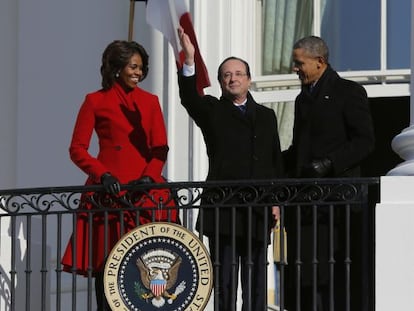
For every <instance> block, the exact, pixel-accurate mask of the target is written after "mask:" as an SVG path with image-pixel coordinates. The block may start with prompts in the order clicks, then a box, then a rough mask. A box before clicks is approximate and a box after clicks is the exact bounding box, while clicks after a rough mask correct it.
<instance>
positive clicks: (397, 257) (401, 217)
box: [375, 176, 414, 311]
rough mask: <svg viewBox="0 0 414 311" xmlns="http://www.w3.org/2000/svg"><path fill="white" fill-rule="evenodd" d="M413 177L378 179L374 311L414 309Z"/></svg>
mask: <svg viewBox="0 0 414 311" xmlns="http://www.w3.org/2000/svg"><path fill="white" fill-rule="evenodd" d="M413 187H414V177H411V176H403V177H401V176H398V177H397V176H386V177H382V178H381V200H380V202H381V203H380V204H377V206H376V209H375V213H376V218H375V240H376V242H375V310H376V311H385V310H408V309H410V308H412V306H413V305H414V295H413V293H414V268H413V262H414V248H413V247H412V244H413V243H412V237H413V236H414V226H412V219H413V218H414V207H413V206H414V193H413V191H412V189H413Z"/></svg>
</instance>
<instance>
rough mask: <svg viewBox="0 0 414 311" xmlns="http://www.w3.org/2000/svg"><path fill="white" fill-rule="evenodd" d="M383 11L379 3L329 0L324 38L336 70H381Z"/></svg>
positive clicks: (322, 29)
mask: <svg viewBox="0 0 414 311" xmlns="http://www.w3.org/2000/svg"><path fill="white" fill-rule="evenodd" d="M393 1H395V0H393ZM380 8H381V6H380V0H374V1H361V0H346V1H343V0H342V1H334V0H326V5H325V7H324V8H322V25H321V36H322V38H323V39H324V40H325V41H326V43H327V44H328V46H329V49H330V57H329V59H330V63H331V65H332V66H333V68H334V69H335V70H338V71H348V70H378V69H380V31H381V28H380Z"/></svg>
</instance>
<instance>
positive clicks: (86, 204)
mask: <svg viewBox="0 0 414 311" xmlns="http://www.w3.org/2000/svg"><path fill="white" fill-rule="evenodd" d="M148 58H149V57H148V54H147V52H146V51H145V49H144V48H143V47H142V46H141V45H140V44H138V43H136V42H128V41H114V42H112V43H111V44H109V45H108V46H107V48H106V49H105V51H104V53H103V55H102V65H101V75H102V89H101V90H99V91H96V92H94V93H90V94H88V95H87V96H86V98H85V101H84V103H83V105H82V106H81V108H80V111H79V114H78V117H77V121H76V125H75V128H74V131H73V136H72V142H71V145H70V148H69V152H70V157H71V159H72V161H73V162H74V163H75V164H76V165H77V166H78V167H79V168H80V169H81V170H82V171H84V172H85V173H86V174H87V175H88V176H89V178H88V179H87V181H86V185H92V184H103V186H104V188H105V190H106V192H108V193H109V195H108V196H113V197H115V198H116V197H117V196H118V195H119V192H120V184H126V183H137V184H142V183H154V182H156V183H160V182H164V178H163V177H162V175H161V171H162V168H163V166H164V163H165V161H166V159H167V152H168V145H167V135H166V130H165V125H164V119H163V115H162V112H161V108H160V104H159V101H158V97H157V96H155V95H153V94H151V93H148V92H146V91H144V90H142V89H141V88H139V87H138V86H137V83H138V82H141V81H142V80H143V79H144V78H145V77H146V75H147V73H148ZM93 130H95V132H96V134H97V137H98V141H99V153H98V155H97V156H96V157H95V156H93V155H91V154H90V153H89V151H88V149H89V144H90V141H91V137H92V133H93ZM150 193H151V194H153V195H154V198H155V199H156V200H158V199H160V198H162V199H163V201H164V202H169V203H168V204H167V206H169V207H171V206H173V205H174V201H173V200H171V194H170V192H169V191H167V190H165V189H163V190H151V192H150ZM90 195H91V194H85V195H83V196H82V198H81V205H80V208H81V209H87V210H91V209H93V208H94V207H93V206H92V204H91V203H90V201H87V200H86V198H87V197H88V196H89V197H90ZM114 201H115V202H116V199H115V200H114ZM156 203H157V202H154V201H152V200H150V199H147V200H141V201H140V203H139V205H140V206H143V207H144V206H145V207H154V206H156ZM112 206H114V207H115V208H116V207H117V206H116V204H115V205H112ZM153 213H155V215H153ZM139 215H140V216H139V222H140V224H143V223H148V222H150V221H152V219H155V220H162V221H166V220H170V221H174V222H175V221H177V213H176V210H175V209H172V210H171V209H169V212H167V211H166V210H162V211H159V210H157V211H147V212H146V213H145V212H140V214H139ZM135 219H136V216H135V214H134V213H132V212H129V213H128V212H126V213H125V214H124V224H123V226H124V231H125V232H127V231H130V230H132V229H133V228H135V227H136V226H137V225H139V224H137V223H136V221H135ZM106 220H107V222H108V227H107V230H105V216H104V213H103V212H100V213H99V212H98V213H94V214H93V216H92V221H93V223H92V244H93V245H91V248H92V250H90V247H89V245H88V243H89V242H88V241H89V238H90V234H89V221H88V214H87V213H81V214H79V215H78V217H77V222H76V235H74V236H75V238H71V240H70V241H69V244H68V246H67V248H66V251H65V254H64V256H63V258H62V264H63V266H64V270H65V271H68V272H73V271H76V273H78V274H82V275H87V273H88V270H89V271H90V269H92V275H93V276H95V290H96V293H97V302H98V310H106V309H105V308H107V306H105V305H106V303H105V302H104V301H105V300H104V298H103V292H104V291H103V269H104V265H105V257H106V256H107V255H108V253H109V252H110V251H111V249H112V247H113V246H114V245H115V244H116V242H117V241H118V240H119V239H120V237H121V236H122V235H123V234H124V233H125V232H121V224H120V219H119V214H117V213H113V214H107V216H106ZM105 231H106V232H105ZM105 240H106V241H107V242H108V243H107V245H106V247H105V245H104V244H105V242H104V241H105ZM74 248H76V252H74ZM90 252H91V254H92V258H90V255H89V254H90ZM74 254H75V256H74ZM74 260H75V262H74ZM108 310H109V309H108Z"/></svg>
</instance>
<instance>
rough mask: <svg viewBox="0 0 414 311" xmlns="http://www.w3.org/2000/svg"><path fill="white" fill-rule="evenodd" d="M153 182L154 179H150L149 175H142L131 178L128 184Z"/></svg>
mask: <svg viewBox="0 0 414 311" xmlns="http://www.w3.org/2000/svg"><path fill="white" fill-rule="evenodd" d="M153 183H154V179H152V178H151V177H149V176H142V177H140V178H138V179H134V180H131V181H130V182H129V183H128V184H129V185H134V186H137V185H145V184H153Z"/></svg>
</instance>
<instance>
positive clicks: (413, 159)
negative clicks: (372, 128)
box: [387, 0, 414, 176]
mask: <svg viewBox="0 0 414 311" xmlns="http://www.w3.org/2000/svg"><path fill="white" fill-rule="evenodd" d="M413 17H414V0H411V73H413V72H414V18H413ZM413 90H414V77H413V74H411V80H410V94H414V92H413ZM413 123H414V99H413V98H412V97H410V126H409V127H407V128H406V129H404V130H403V131H402V132H401V133H400V134H399V135H397V136H396V137H394V139H393V141H392V149H393V150H394V151H395V152H396V153H397V154H398V155H399V156H400V157H401V158H402V159H404V160H405V161H404V162H402V163H401V164H399V165H397V166H396V167H395V168H393V169H392V170H391V171H389V172H388V174H387V175H390V176H402V175H408V176H412V175H414V124H413Z"/></svg>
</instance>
